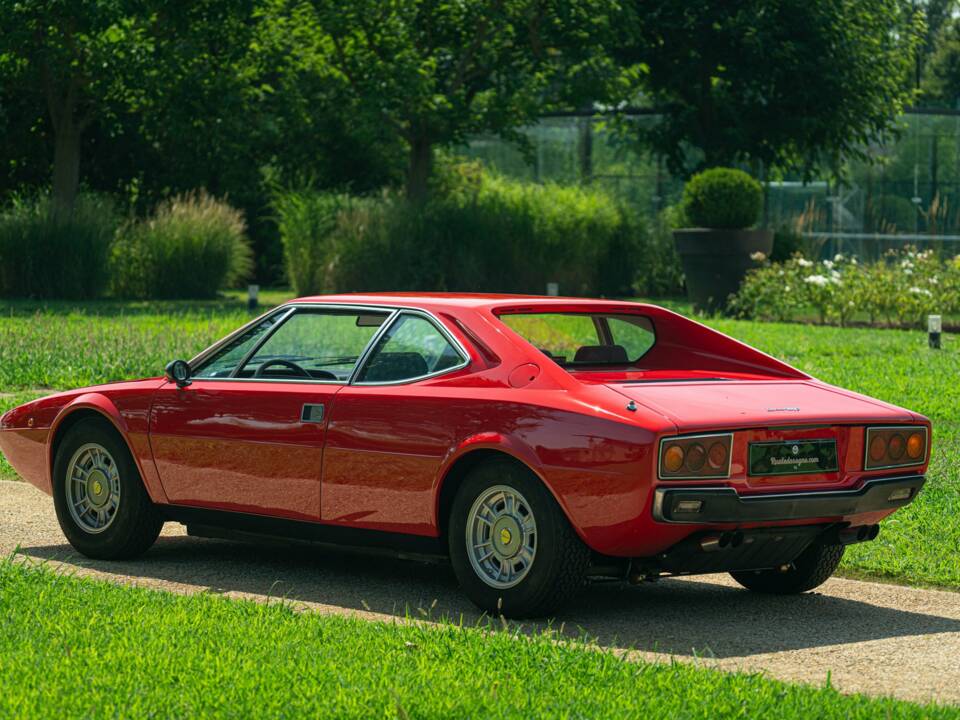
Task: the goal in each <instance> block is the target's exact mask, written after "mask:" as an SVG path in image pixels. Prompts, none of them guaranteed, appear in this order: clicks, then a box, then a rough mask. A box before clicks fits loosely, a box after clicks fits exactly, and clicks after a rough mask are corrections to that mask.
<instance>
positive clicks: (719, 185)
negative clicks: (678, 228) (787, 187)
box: [683, 168, 763, 229]
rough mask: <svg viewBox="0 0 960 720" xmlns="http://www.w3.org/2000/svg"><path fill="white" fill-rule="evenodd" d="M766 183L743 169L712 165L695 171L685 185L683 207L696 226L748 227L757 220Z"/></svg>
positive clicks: (720, 227) (717, 227) (689, 219)
mask: <svg viewBox="0 0 960 720" xmlns="http://www.w3.org/2000/svg"><path fill="white" fill-rule="evenodd" d="M762 203H763V187H762V186H761V185H760V183H759V182H758V181H756V180H754V179H753V178H752V177H750V176H749V175H748V174H747V173H745V172H743V171H742V170H737V169H735V168H711V169H710V170H704V171H703V172H701V173H698V174H697V175H694V176H693V177H692V178H690V180H689V182H687V184H686V186H685V187H684V188H683V208H684V212H685V213H686V216H687V219H688V221H689V222H690V223H691V224H692V225H693V226H695V227H704V228H716V229H741V228H748V227H750V226H751V225H753V224H754V223H756V222H757V217H758V216H759V215H760V208H761V205H762Z"/></svg>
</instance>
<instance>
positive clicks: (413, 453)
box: [0, 294, 930, 617]
mask: <svg viewBox="0 0 960 720" xmlns="http://www.w3.org/2000/svg"><path fill="white" fill-rule="evenodd" d="M0 449H2V451H3V453H4V454H5V455H6V457H7V458H8V459H9V461H10V463H11V464H12V465H13V466H14V468H16V470H17V471H18V472H19V473H20V474H21V475H22V476H23V478H24V479H26V480H27V481H29V482H31V483H33V484H34V485H36V486H37V487H38V488H40V489H41V490H43V491H44V492H46V493H48V494H51V495H52V496H53V502H54V505H55V508H56V513H57V517H58V519H59V522H60V526H61V527H62V529H63V532H64V534H65V535H66V537H67V539H68V540H69V542H70V543H71V544H72V545H73V546H74V547H75V548H76V549H77V550H78V551H79V552H81V553H83V554H85V555H88V556H90V557H93V558H109V559H119V558H131V557H134V556H136V555H139V554H141V553H143V552H145V551H146V550H147V549H148V548H149V547H150V546H151V545H152V544H153V542H154V541H155V540H156V538H157V536H158V534H159V532H160V529H161V527H162V525H163V523H164V522H167V521H175V522H180V523H183V524H185V525H186V526H187V530H188V532H189V533H190V534H193V535H199V536H207V537H241V536H242V537H244V538H250V537H254V536H257V535H262V536H272V537H277V536H281V537H286V538H291V539H297V540H303V541H312V542H319V543H327V544H329V543H338V544H345V545H353V546H378V547H381V548H386V549H389V550H392V551H397V552H400V553H408V554H409V553H413V554H421V555H435V556H436V555H439V556H447V557H449V560H450V563H451V564H452V567H453V570H454V572H455V574H456V576H457V578H458V580H459V582H460V584H461V586H462V588H463V590H464V591H465V593H466V594H467V595H468V596H469V597H470V598H471V599H472V600H473V601H474V602H475V603H476V604H477V605H478V606H479V607H481V608H483V609H485V610H487V611H491V612H497V613H503V614H505V615H508V616H515V617H516V616H532V615H542V614H545V613H550V612H552V611H553V610H554V609H556V608H557V607H558V606H559V605H560V603H561V602H563V601H564V600H565V599H567V598H568V597H569V596H570V594H571V593H573V592H574V591H575V590H576V589H577V588H579V587H580V586H581V585H583V584H584V583H585V582H586V581H587V580H588V579H590V578H608V579H609V578H621V579H624V580H631V581H634V582H636V581H639V580H644V579H649V580H653V579H656V578H659V577H664V576H671V575H688V574H695V573H715V572H729V573H731V574H732V575H733V577H734V578H735V579H736V580H737V582H739V583H740V584H741V585H743V586H745V587H746V588H748V589H750V590H754V591H758V592H765V593H800V592H804V591H807V590H810V589H812V588H814V587H816V586H818V585H820V584H821V583H823V582H824V581H825V580H826V579H827V578H828V577H830V575H831V574H832V573H833V571H834V570H835V569H836V567H837V565H838V563H839V562H840V559H841V556H842V555H843V552H844V548H845V546H846V545H849V544H851V543H856V542H863V541H869V540H872V539H873V538H875V537H876V536H877V532H878V524H879V523H880V521H881V520H882V519H883V518H885V517H886V516H888V515H889V514H890V513H892V512H894V511H895V510H896V509H897V508H900V507H903V506H904V505H906V504H908V503H910V502H911V501H912V500H913V499H914V497H916V495H917V493H918V492H919V491H920V489H921V487H922V486H923V483H924V473H925V471H926V468H927V463H928V459H929V455H930V422H929V421H928V420H927V418H925V417H923V416H921V415H917V414H916V413H913V412H910V411H908V410H904V409H902V408H899V407H895V406H893V405H890V404H888V403H885V402H881V401H879V400H874V399H871V398H869V397H865V396H863V395H858V394H857V393H854V392H850V391H847V390H843V389H840V388H837V387H834V386H831V385H828V384H826V383H823V382H820V381H818V380H816V379H814V378H812V377H810V376H809V375H806V374H805V373H803V372H800V371H799V370H797V369H795V368H793V367H791V366H789V365H787V364H785V363H783V362H780V361H779V360H776V359H774V358H772V357H770V356H769V355H766V354H764V353H762V352H759V351H758V350H754V349H753V348H751V347H748V346H747V345H744V344H742V343H740V342H738V341H736V340H734V339H732V338H730V337H727V336H726V335H723V334H721V333H719V332H716V331H714V330H711V329H709V328H707V327H705V326H704V325H701V324H699V323H697V322H694V321H691V320H688V319H686V318H684V317H682V316H681V315H678V314H676V313H673V312H670V311H668V310H665V309H663V308H660V307H656V306H653V305H643V304H637V303H631V302H616V301H608V300H583V299H575V298H555V297H550V298H546V297H527V296H507V295H469V294H462V295H457V294H421V295H413V294H375V295H374V294H370V295H339V296H325V297H311V298H304V299H300V300H295V301H293V302H290V303H287V304H285V305H282V306H280V307H277V308H275V309H273V310H271V311H269V312H267V313H266V314H264V315H263V316H261V317H259V318H257V319H255V320H253V321H252V322H250V323H248V324H247V325H245V326H244V327H242V328H240V329H239V330H237V331H236V332H234V333H232V334H231V335H229V336H227V337H226V338H224V339H223V340H221V341H220V342H218V343H216V344H215V345H213V346H212V347H210V348H208V349H207V350H204V351H203V352H202V353H200V354H199V355H197V356H196V357H195V358H193V359H192V360H190V361H189V362H186V361H183V360H175V361H173V362H171V363H170V364H169V365H168V366H167V370H166V375H165V376H164V377H158V378H152V379H149V380H139V381H135V382H119V383H112V384H107V385H100V386H96V387H89V388H83V389H80V390H72V391H70V392H65V393H60V394H57V395H52V396H50V397H47V398H43V399H40V400H36V401H34V402H31V403H27V404H25V405H22V406H20V407H18V408H15V409H13V410H10V411H9V412H7V413H6V414H5V415H4V416H3V417H2V419H0Z"/></svg>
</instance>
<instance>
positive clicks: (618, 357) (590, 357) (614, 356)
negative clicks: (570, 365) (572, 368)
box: [573, 345, 630, 365]
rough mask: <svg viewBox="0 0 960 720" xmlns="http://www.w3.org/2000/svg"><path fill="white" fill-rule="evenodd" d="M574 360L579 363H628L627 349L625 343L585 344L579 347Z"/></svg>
mask: <svg viewBox="0 0 960 720" xmlns="http://www.w3.org/2000/svg"><path fill="white" fill-rule="evenodd" d="M573 361H574V362H579V363H604V364H606V363H617V364H622V365H626V364H628V363H629V362H630V360H629V359H628V358H627V349H626V348H625V347H623V345H584V346H583V347H582V348H578V349H577V354H576V355H574V356H573Z"/></svg>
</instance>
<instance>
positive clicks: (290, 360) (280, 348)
mask: <svg viewBox="0 0 960 720" xmlns="http://www.w3.org/2000/svg"><path fill="white" fill-rule="evenodd" d="M387 317H388V313H386V312H371V311H368V310H364V311H359V310H341V309H337V310H321V311H318V310H312V309H310V310H304V309H299V310H297V312H295V313H294V314H293V315H292V316H291V317H290V318H288V319H287V320H286V321H285V322H284V323H283V324H282V325H281V326H280V327H279V328H277V330H276V331H275V332H274V333H273V334H272V335H270V337H269V338H267V340H266V342H264V343H263V345H262V346H260V347H259V348H258V349H257V351H256V352H255V353H254V355H253V357H251V358H250V359H249V360H248V361H247V362H246V363H245V364H244V366H243V367H242V368H241V369H240V371H239V373H237V377H241V378H263V379H267V380H269V379H273V380H328V381H334V382H336V381H339V382H346V381H347V380H348V379H349V378H350V376H351V375H352V374H353V370H354V368H355V367H356V364H357V361H358V360H359V359H360V356H361V355H363V351H364V350H365V349H366V348H367V345H369V344H370V341H371V340H372V339H373V336H374V335H375V334H376V332H377V330H378V329H379V327H380V326H381V325H382V324H383V322H384V321H385V320H386V319H387Z"/></svg>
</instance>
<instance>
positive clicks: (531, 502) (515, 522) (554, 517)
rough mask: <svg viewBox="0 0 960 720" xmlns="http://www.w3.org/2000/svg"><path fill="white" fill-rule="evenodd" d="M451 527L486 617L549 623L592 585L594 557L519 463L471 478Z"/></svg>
mask: <svg viewBox="0 0 960 720" xmlns="http://www.w3.org/2000/svg"><path fill="white" fill-rule="evenodd" d="M449 520H450V521H449V523H448V528H449V532H448V537H447V540H448V544H449V549H450V560H451V563H452V565H453V570H454V572H455V573H456V576H457V579H458V580H459V581H460V586H461V587H462V588H463V590H464V592H465V593H466V595H467V597H469V598H470V600H472V601H473V603H474V604H475V605H477V607H479V608H480V609H481V610H484V611H486V612H488V613H490V614H492V615H503V616H505V617H514V618H521V617H541V616H543V615H549V614H551V613H553V612H554V611H555V610H556V609H557V608H559V607H560V606H561V605H562V604H564V603H565V602H567V601H568V600H569V599H570V598H571V597H572V596H573V595H574V594H575V593H576V592H577V590H579V589H580V588H581V587H582V586H583V585H584V584H585V580H586V572H587V568H588V567H589V564H590V558H591V553H590V549H589V548H588V547H587V546H586V545H584V544H583V542H582V541H581V540H580V538H579V537H577V534H576V533H575V532H574V530H573V528H572V527H571V526H570V523H569V521H568V520H567V518H566V516H565V515H564V514H563V511H562V510H561V509H560V506H559V505H558V504H557V501H556V500H555V499H554V498H553V496H552V495H551V494H550V492H549V491H548V490H547V488H546V487H544V485H543V483H541V482H540V480H539V479H538V478H537V477H536V476H534V475H533V474H532V473H530V472H529V471H528V470H526V469H524V468H522V467H520V466H519V465H517V464H515V463H512V462H506V461H497V462H491V463H485V464H483V465H480V466H479V467H477V468H475V469H473V470H471V471H470V472H469V474H468V475H467V476H466V477H465V478H464V480H463V482H462V483H461V485H460V487H459V488H458V490H457V494H456V496H455V498H454V500H453V506H452V508H451V511H450V519H449ZM481 546H482V547H481ZM478 548H479V549H478ZM488 553H489V555H488Z"/></svg>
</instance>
